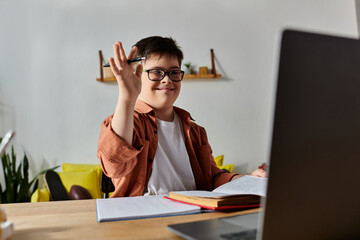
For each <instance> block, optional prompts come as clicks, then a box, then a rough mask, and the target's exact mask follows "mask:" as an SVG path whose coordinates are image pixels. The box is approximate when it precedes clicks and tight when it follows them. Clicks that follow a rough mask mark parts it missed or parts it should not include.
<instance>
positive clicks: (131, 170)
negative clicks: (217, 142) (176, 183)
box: [97, 100, 236, 197]
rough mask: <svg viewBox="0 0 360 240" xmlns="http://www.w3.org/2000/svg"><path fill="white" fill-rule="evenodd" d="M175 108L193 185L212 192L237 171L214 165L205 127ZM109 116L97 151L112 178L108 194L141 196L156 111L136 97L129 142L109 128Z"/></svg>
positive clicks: (153, 146) (153, 149)
mask: <svg viewBox="0 0 360 240" xmlns="http://www.w3.org/2000/svg"><path fill="white" fill-rule="evenodd" d="M174 109H175V111H176V113H177V114H178V115H179V117H180V118H181V122H182V125H183V129H184V137H185V146H186V150H187V152H188V154H189V159H190V165H191V168H192V172H193V174H194V178H195V183H196V188H197V189H198V190H209V191H211V190H213V189H214V188H216V187H218V186H220V185H222V184H224V183H227V182H229V181H230V180H231V179H232V177H233V176H234V175H236V174H233V173H227V172H225V171H223V170H220V169H219V168H218V167H217V166H216V163H215V161H214V158H213V156H212V150H211V147H210V145H209V143H208V139H207V135H206V131H205V129H204V128H203V127H201V126H199V125H197V124H195V123H194V122H193V121H192V118H191V116H190V114H189V113H188V112H186V111H185V110H182V109H180V108H176V107H174ZM112 118H113V116H109V117H107V118H106V119H105V120H104V121H103V123H102V125H101V131H100V137H99V143H98V151H97V155H98V158H99V159H100V162H101V167H102V169H103V171H104V173H105V174H106V175H107V176H108V177H110V178H112V181H113V183H114V185H115V191H114V193H113V194H112V195H111V197H128V196H141V195H143V194H144V190H145V189H146V187H147V183H148V180H149V177H150V174H151V168H152V164H153V161H154V156H155V152H156V148H157V144H158V136H157V125H156V116H155V112H154V110H153V109H152V108H151V107H150V106H149V105H147V104H146V103H145V102H142V101H140V100H137V102H136V105H135V111H134V130H133V143H132V145H129V144H128V143H126V142H125V141H124V140H123V139H122V138H121V137H119V136H118V135H117V134H116V133H115V132H114V131H113V130H112V128H111V121H112Z"/></svg>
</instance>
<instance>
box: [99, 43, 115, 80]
mask: <svg viewBox="0 0 360 240" xmlns="http://www.w3.org/2000/svg"><path fill="white" fill-rule="evenodd" d="M99 60H100V78H97V79H96V80H97V81H99V82H111V81H116V78H115V76H114V74H113V73H112V71H111V69H110V67H103V65H104V58H103V55H102V51H101V50H99ZM104 73H105V74H104Z"/></svg>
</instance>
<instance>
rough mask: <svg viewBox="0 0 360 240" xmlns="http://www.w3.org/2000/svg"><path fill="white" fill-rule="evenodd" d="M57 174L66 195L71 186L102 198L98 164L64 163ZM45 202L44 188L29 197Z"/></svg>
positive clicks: (219, 163) (218, 160)
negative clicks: (77, 186) (81, 188)
mask: <svg viewBox="0 0 360 240" xmlns="http://www.w3.org/2000/svg"><path fill="white" fill-rule="evenodd" d="M214 160H215V162H216V165H217V166H218V168H220V169H225V170H226V171H228V172H232V170H233V168H234V166H233V165H232V164H228V165H223V161H224V155H219V156H217V157H215V158H214ZM57 173H58V174H59V176H60V179H61V181H62V183H63V185H64V187H65V189H66V191H67V193H68V194H69V192H70V189H71V187H72V186H73V185H79V186H81V187H83V188H85V189H87V190H88V191H89V193H90V194H91V196H92V198H102V196H103V192H101V189H100V186H101V176H102V169H101V166H100V164H73V163H64V164H63V165H62V172H57ZM47 201H50V193H49V191H48V189H47V188H46V187H41V188H38V189H36V190H35V192H34V193H33V194H32V195H31V202H47Z"/></svg>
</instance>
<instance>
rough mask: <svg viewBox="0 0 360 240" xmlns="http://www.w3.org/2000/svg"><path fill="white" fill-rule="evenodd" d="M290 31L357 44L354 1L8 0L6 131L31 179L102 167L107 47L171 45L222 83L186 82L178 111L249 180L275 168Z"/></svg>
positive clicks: (1, 50) (0, 20)
mask: <svg viewBox="0 0 360 240" xmlns="http://www.w3.org/2000/svg"><path fill="white" fill-rule="evenodd" d="M285 27H292V28H299V29H304V30H310V31H321V32H326V33H332V34H339V35H345V36H352V37H356V36H357V35H358V32H357V25H356V14H355V3H354V1H352V0H351V1H350V0H327V1H325V0H322V1H320V0H304V1H295V0H290V1H289V0H271V1H270V0H225V1H224V0H212V1H209V0H198V1H191V0H183V1H169V0H153V1H146V0H131V1H129V0H128V1H117V0H108V1H86V0H77V1H72V0H61V1H60V0H56V1H47V0H18V1H13V0H0V54H1V56H0V106H1V108H0V121H2V124H0V127H1V128H0V131H1V132H0V134H1V135H3V134H4V133H5V131H6V130H7V128H14V129H15V130H16V138H15V141H14V144H15V147H16V149H17V152H18V155H19V156H22V153H23V151H25V152H26V153H27V154H28V156H29V158H30V161H31V166H32V171H33V172H38V171H39V170H41V169H43V168H44V167H48V166H54V165H55V164H61V163H63V162H74V163H97V162H98V160H97V157H96V148H97V140H98V134H99V128H100V124H101V121H102V120H103V119H104V118H105V117H106V116H108V115H110V114H111V113H112V112H113V110H114V107H115V103H116V99H117V87H116V85H114V84H111V83H110V84H109V83H107V84H105V83H99V82H97V81H96V80H95V79H96V78H97V77H99V66H98V64H99V60H98V50H103V53H104V55H105V56H106V57H109V56H111V54H112V44H113V43H114V42H115V41H117V40H121V41H122V42H123V44H124V46H125V48H126V50H127V51H129V49H130V47H131V45H132V44H134V43H135V42H136V41H137V40H139V39H140V38H143V37H147V36H150V35H162V36H171V37H173V38H175V39H176V40H177V41H178V43H179V45H180V46H182V49H183V51H184V55H185V59H184V60H185V61H191V62H192V63H194V64H195V65H196V67H198V66H204V65H205V66H209V67H210V66H211V63H210V48H214V51H215V56H216V67H217V70H218V71H219V72H220V73H221V74H223V76H224V78H223V79H221V80H217V81H207V82H205V81H192V82H191V81H187V82H185V81H184V82H183V85H182V93H181V94H180V97H179V99H178V101H177V102H176V105H177V106H180V107H183V108H185V109H187V110H189V111H190V112H191V113H192V116H193V118H194V119H195V120H196V122H197V123H198V124H200V125H203V126H204V127H205V128H206V129H207V132H208V137H209V140H210V143H211V145H212V148H213V151H214V155H219V154H224V155H225V164H229V163H233V164H234V165H235V171H237V172H240V173H245V172H248V171H250V170H252V169H254V168H256V167H257V166H258V165H260V164H261V163H262V162H265V161H266V160H267V156H268V151H269V144H270V141H269V140H270V135H271V124H272V110H273V100H274V91H275V83H276V81H275V79H276V73H277V55H278V50H279V49H278V46H279V39H280V32H281V30H282V29H283V28H285Z"/></svg>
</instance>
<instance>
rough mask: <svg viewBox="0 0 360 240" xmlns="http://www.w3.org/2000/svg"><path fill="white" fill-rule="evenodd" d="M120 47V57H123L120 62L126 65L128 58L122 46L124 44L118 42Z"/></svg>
mask: <svg viewBox="0 0 360 240" xmlns="http://www.w3.org/2000/svg"><path fill="white" fill-rule="evenodd" d="M118 45H119V52H120V57H121V59H120V61H121V63H124V62H125V63H126V60H127V57H126V55H125V51H124V48H123V46H122V43H121V42H118Z"/></svg>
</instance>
